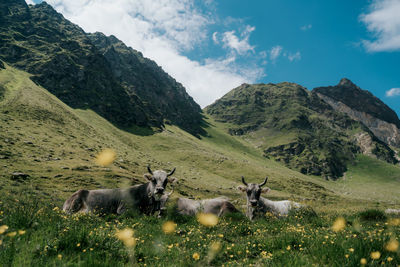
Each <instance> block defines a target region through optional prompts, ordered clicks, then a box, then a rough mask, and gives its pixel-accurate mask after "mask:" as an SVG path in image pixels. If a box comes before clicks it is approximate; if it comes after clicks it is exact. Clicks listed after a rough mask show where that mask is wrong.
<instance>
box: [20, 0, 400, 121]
mask: <svg viewBox="0 0 400 267" xmlns="http://www.w3.org/2000/svg"><path fill="white" fill-rule="evenodd" d="M27 2H30V1H29V0H27ZM48 3H50V4H51V5H52V6H53V7H55V8H56V9H57V10H58V11H59V12H61V13H63V14H64V16H66V17H67V18H68V19H70V20H72V21H73V22H75V23H77V24H78V25H80V26H81V27H83V29H84V30H86V31H88V32H93V31H102V32H104V33H105V34H108V35H109V34H114V35H116V36H117V37H118V38H119V39H121V40H123V41H124V42H125V43H127V44H128V45H130V46H132V47H133V48H135V49H137V50H139V51H142V52H143V54H144V55H145V56H147V57H150V58H152V59H154V60H155V61H156V62H157V63H158V64H159V65H161V66H162V67H163V68H164V69H165V70H166V71H167V72H168V73H170V74H171V75H172V76H173V77H175V78H176V79H177V80H178V81H179V82H182V83H183V84H184V85H185V87H186V88H187V90H188V92H189V94H191V95H192V96H193V97H194V98H195V100H196V101H197V102H198V103H200V104H201V105H202V106H206V105H208V104H211V103H212V102H213V101H215V100H216V99H217V98H219V97H221V96H222V95H223V94H225V93H226V92H228V91H229V90H230V89H232V88H234V87H236V86H238V85H240V84H241V83H243V82H249V83H260V82H262V83H269V82H272V83H277V82H282V81H290V82H296V83H298V84H301V85H303V86H305V87H307V88H308V89H312V88H314V87H317V86H327V85H335V84H337V83H338V82H339V80H340V79H341V78H343V77H347V78H349V79H351V80H352V81H353V82H354V83H356V84H357V85H359V86H360V87H361V88H363V89H367V90H369V91H371V92H372V93H373V94H374V95H376V96H378V97H379V98H381V99H382V100H383V101H384V102H385V103H387V104H388V105H389V106H390V107H391V108H392V109H394V110H395V111H396V112H397V114H400V89H396V88H400V66H399V65H400V63H399V62H400V16H399V15H398V14H400V0H375V1H361V0H352V1H345V0H326V1H320V0H303V1H298V0H296V1H295V0H279V1H278V0H274V1H273V0H268V1H267V0H251V1H243V0H205V1H194V0H152V1H147V0H134V1H133V0H113V1H111V0H109V1H107V0H91V1H88V0H82V1H71V0H49V1H48ZM391 89H392V90H391ZM390 90H391V91H390ZM389 91H390V93H389Z"/></svg>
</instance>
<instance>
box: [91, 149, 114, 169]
mask: <svg viewBox="0 0 400 267" xmlns="http://www.w3.org/2000/svg"><path fill="white" fill-rule="evenodd" d="M116 156H117V153H115V151H114V150H112V149H110V148H107V149H104V150H103V151H102V152H100V153H99V154H98V155H97V157H96V160H95V161H96V163H97V164H98V165H100V166H103V167H104V166H108V165H110V164H111V163H113V161H114V160H115V158H116Z"/></svg>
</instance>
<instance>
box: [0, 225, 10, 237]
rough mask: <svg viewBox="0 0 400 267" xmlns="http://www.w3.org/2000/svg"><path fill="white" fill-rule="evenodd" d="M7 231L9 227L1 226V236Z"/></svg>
mask: <svg viewBox="0 0 400 267" xmlns="http://www.w3.org/2000/svg"><path fill="white" fill-rule="evenodd" d="M7 229H8V226H7V225H2V226H0V235H1V234H4V232H5V231H7Z"/></svg>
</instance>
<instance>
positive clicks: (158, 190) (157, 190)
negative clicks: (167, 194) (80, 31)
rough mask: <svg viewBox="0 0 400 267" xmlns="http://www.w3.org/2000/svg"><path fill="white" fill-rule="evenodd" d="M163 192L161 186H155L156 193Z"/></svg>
mask: <svg viewBox="0 0 400 267" xmlns="http://www.w3.org/2000/svg"><path fill="white" fill-rule="evenodd" d="M163 192H164V188H162V187H157V188H156V193H158V194H162V193H163Z"/></svg>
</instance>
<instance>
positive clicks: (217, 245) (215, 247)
mask: <svg viewBox="0 0 400 267" xmlns="http://www.w3.org/2000/svg"><path fill="white" fill-rule="evenodd" d="M220 249H221V243H220V242H218V241H217V242H214V243H212V244H211V246H210V250H211V251H213V252H218V251H219V250H220Z"/></svg>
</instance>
